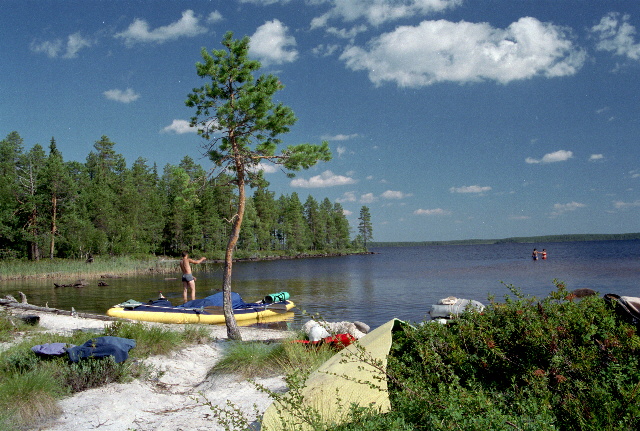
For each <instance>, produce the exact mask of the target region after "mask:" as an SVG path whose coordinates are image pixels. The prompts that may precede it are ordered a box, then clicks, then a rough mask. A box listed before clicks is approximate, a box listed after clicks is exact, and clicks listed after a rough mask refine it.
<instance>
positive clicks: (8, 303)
mask: <svg viewBox="0 0 640 431" xmlns="http://www.w3.org/2000/svg"><path fill="white" fill-rule="evenodd" d="M20 297H21V298H22V302H18V301H17V300H16V298H14V297H13V296H11V295H7V296H6V297H4V298H0V305H2V306H4V307H10V308H18V309H21V310H31V311H41V312H44V313H53V314H61V315H64V316H74V317H82V318H84V319H96V320H106V321H112V322H115V321H122V320H124V319H120V318H118V317H111V316H103V315H102V314H91V313H78V312H77V311H75V310H74V309H73V308H72V310H71V311H67V310H60V309H58V308H50V307H40V306H38V305H31V304H29V303H27V296H26V295H25V294H24V293H22V292H20Z"/></svg>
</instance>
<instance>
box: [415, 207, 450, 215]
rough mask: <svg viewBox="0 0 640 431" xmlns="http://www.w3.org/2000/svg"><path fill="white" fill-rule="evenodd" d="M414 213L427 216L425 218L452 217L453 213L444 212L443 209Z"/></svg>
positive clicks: (418, 210) (420, 210)
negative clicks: (433, 216)
mask: <svg viewBox="0 0 640 431" xmlns="http://www.w3.org/2000/svg"><path fill="white" fill-rule="evenodd" d="M413 213H414V214H416V215H425V216H432V215H435V216H440V215H442V216H443V215H451V211H449V210H443V209H442V208H434V209H430V210H425V209H417V210H415V211H414V212H413Z"/></svg>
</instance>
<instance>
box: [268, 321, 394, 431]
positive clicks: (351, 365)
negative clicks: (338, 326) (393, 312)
mask: <svg viewBox="0 0 640 431" xmlns="http://www.w3.org/2000/svg"><path fill="white" fill-rule="evenodd" d="M401 324H403V322H402V321H400V320H397V319H394V320H390V321H389V322H387V323H385V324H384V325H382V326H380V327H379V328H376V329H375V330H373V331H371V332H370V333H369V334H367V335H365V336H364V337H362V338H361V339H360V340H358V341H357V342H356V343H354V344H352V345H350V346H348V347H346V348H345V349H343V350H341V351H340V352H338V353H336V354H335V355H334V356H333V357H331V359H329V360H328V361H327V362H325V363H324V364H322V365H321V366H320V368H318V369H317V370H316V371H314V372H313V373H311V374H310V375H309V377H308V378H307V380H306V381H305V385H304V387H303V388H302V390H301V395H302V396H303V403H304V405H305V407H312V408H313V409H314V410H315V411H316V412H317V413H318V414H319V416H320V420H321V421H322V423H326V424H336V425H337V424H341V423H345V422H348V421H349V409H350V406H351V404H356V405H358V406H361V407H373V408H375V409H377V410H378V411H379V412H380V413H384V412H387V411H389V409H390V408H391V405H390V403H389V394H388V392H387V379H386V368H387V356H388V354H389V349H390V348H391V341H392V333H393V331H394V328H397V327H398V326H399V325H401ZM372 364H375V366H374V365H372ZM286 400H287V397H285V400H284V402H279V401H274V402H273V403H272V404H271V405H270V406H269V407H268V408H267V410H266V411H265V413H264V416H263V419H262V428H261V430H262V431H280V430H292V431H293V430H296V431H297V430H309V429H311V426H310V425H309V424H308V423H307V422H306V421H305V420H304V418H303V417H302V416H305V415H304V414H301V413H302V412H300V411H295V410H294V409H291V405H290V403H287V401H286ZM292 410H293V411H292Z"/></svg>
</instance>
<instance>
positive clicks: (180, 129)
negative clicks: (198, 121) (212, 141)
mask: <svg viewBox="0 0 640 431" xmlns="http://www.w3.org/2000/svg"><path fill="white" fill-rule="evenodd" d="M161 132H162V133H176V134H178V135H183V134H185V133H196V132H197V130H196V128H195V127H191V126H190V125H189V122H188V121H186V120H173V122H172V123H171V124H170V125H168V126H167V127H165V128H164V129H162V130H161Z"/></svg>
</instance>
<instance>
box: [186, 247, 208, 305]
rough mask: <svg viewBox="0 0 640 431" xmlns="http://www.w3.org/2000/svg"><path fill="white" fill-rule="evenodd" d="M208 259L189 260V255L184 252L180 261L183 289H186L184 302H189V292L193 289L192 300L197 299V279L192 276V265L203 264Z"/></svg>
mask: <svg viewBox="0 0 640 431" xmlns="http://www.w3.org/2000/svg"><path fill="white" fill-rule="evenodd" d="M206 259H207V258H206V257H201V258H200V259H198V260H193V259H191V258H189V253H187V252H186V251H183V252H182V259H181V260H180V269H181V270H182V287H183V289H184V291H183V293H182V297H183V299H184V302H187V290H188V289H189V288H191V300H192V301H193V300H194V299H196V278H195V277H194V276H193V274H191V264H192V263H195V264H197V263H202V262H204V261H205V260H206Z"/></svg>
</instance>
